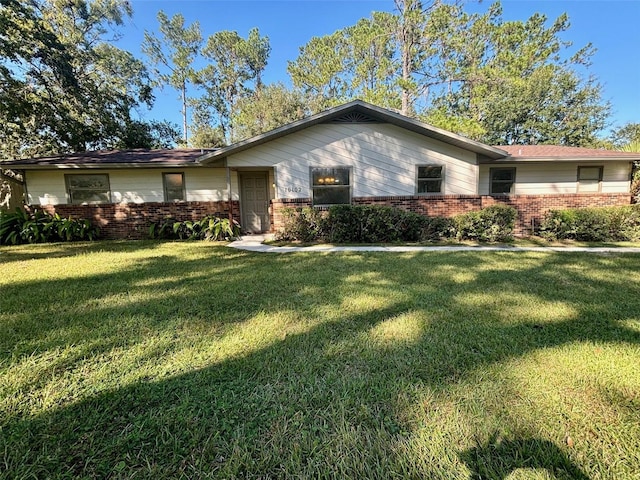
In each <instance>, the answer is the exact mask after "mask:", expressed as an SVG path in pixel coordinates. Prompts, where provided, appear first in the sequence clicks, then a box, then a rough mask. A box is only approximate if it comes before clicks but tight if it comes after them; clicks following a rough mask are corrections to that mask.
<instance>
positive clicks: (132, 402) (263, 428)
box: [0, 253, 640, 478]
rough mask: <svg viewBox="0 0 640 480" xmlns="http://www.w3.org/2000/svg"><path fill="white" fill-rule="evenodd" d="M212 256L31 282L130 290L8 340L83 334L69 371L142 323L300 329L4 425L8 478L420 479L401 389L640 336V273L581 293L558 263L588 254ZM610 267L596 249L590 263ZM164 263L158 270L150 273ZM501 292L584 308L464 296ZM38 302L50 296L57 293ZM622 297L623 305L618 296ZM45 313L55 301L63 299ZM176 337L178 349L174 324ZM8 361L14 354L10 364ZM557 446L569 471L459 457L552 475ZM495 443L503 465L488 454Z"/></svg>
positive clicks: (84, 300)
mask: <svg viewBox="0 0 640 480" xmlns="http://www.w3.org/2000/svg"><path fill="white" fill-rule="evenodd" d="M225 255H226V254H225ZM510 255H513V256H515V257H516V259H517V260H518V265H517V267H515V268H514V267H510V266H509V267H508V268H509V269H511V270H509V269H507V270H504V271H503V270H502V269H501V264H502V261H503V260H506V262H505V263H506V264H509V262H508V260H509V259H511V261H513V256H511V257H510ZM223 257H224V255H222V257H220V258H216V257H212V258H211V259H209V260H207V259H204V260H203V259H198V260H189V261H186V260H180V259H179V258H169V257H158V258H155V259H151V260H149V261H146V262H144V263H142V264H139V265H131V268H130V271H129V272H128V273H127V274H126V275H125V277H124V278H121V277H120V274H118V275H113V276H109V275H106V276H101V275H96V276H95V278H89V279H87V278H79V279H76V280H73V281H71V283H66V281H60V282H59V283H56V282H55V281H54V282H53V284H51V283H49V282H40V283H31V284H29V286H28V287H29V289H43V290H44V289H45V288H50V289H52V291H56V290H59V289H65V288H71V289H73V288H74V287H78V290H79V292H80V298H76V300H75V301H76V304H77V305H85V306H86V305H91V301H92V299H93V298H94V296H95V291H94V288H79V287H80V286H81V285H85V284H86V283H87V282H89V285H90V286H92V285H93V286H95V288H99V285H100V284H101V283H102V284H103V285H105V286H104V287H103V290H102V292H101V293H100V295H104V296H105V297H119V296H122V295H126V294H128V293H135V292H138V293H140V296H139V297H136V296H135V295H133V296H132V299H131V300H129V301H126V302H124V303H123V304H118V305H110V304H108V302H107V303H106V304H102V303H98V304H95V305H92V306H90V308H88V311H87V314H88V315H89V316H90V317H91V318H92V319H93V320H83V319H81V318H80V319H79V318H78V317H77V316H75V315H73V314H68V313H64V314H62V315H61V316H60V318H59V319H58V321H57V322H56V323H55V325H54V326H49V325H44V326H43V329H44V333H42V332H32V331H22V332H20V333H19V334H18V336H17V339H18V340H19V341H21V342H27V343H28V342H30V345H32V346H38V345H39V346H40V347H39V348H40V350H46V349H53V348H55V347H56V345H57V346H61V345H70V346H73V345H75V344H74V342H80V341H81V338H82V336H83V335H88V336H89V335H91V333H92V328H93V332H94V335H95V336H102V337H103V338H102V339H99V340H100V341H101V342H102V343H101V344H100V346H95V345H93V346H91V345H87V346H86V348H81V349H80V350H81V352H80V353H81V354H79V355H75V356H74V357H73V360H72V363H71V364H68V365H63V366H59V367H58V368H63V367H64V368H66V369H69V370H71V369H73V368H74V365H81V364H82V358H85V357H90V356H92V355H94V356H95V355H98V354H100V353H101V352H104V351H106V350H108V349H110V348H113V347H114V346H120V347H127V346H130V345H135V344H137V343H141V342H143V341H144V339H145V331H152V330H156V329H157V330H163V329H167V330H169V331H171V330H172V329H175V328H176V324H177V323H180V322H183V321H185V320H184V319H187V320H186V321H187V322H188V323H189V325H190V328H194V329H196V330H197V329H198V328H201V329H202V332H203V335H205V338H207V339H208V340H209V341H210V342H211V343H212V344H214V345H215V343H216V342H217V341H218V340H220V339H221V338H222V337H223V336H224V335H225V334H228V333H229V332H230V331H231V330H230V329H232V328H233V327H238V326H239V327H242V325H243V324H247V322H250V321H251V320H252V319H255V318H259V317H260V315H285V314H288V313H291V314H292V315H296V316H297V317H296V318H293V319H292V321H293V323H294V325H295V326H296V329H295V330H294V331H292V332H286V334H285V335H283V336H282V337H280V338H270V339H267V340H265V342H264V343H262V344H260V345H259V346H254V347H252V348H247V349H246V350H244V351H243V352H241V353H237V354H234V355H230V356H223V357H220V358H218V357H212V360H211V361H210V362H208V365H206V366H205V367H198V368H193V369H189V370H188V371H186V372H181V373H179V374H175V375H174V374H169V375H167V376H165V377H163V376H160V375H156V376H154V377H153V378H137V379H134V380H132V381H127V382H122V384H119V385H118V386H116V387H114V388H110V389H102V390H100V391H98V392H97V393H95V394H93V395H90V396H85V397H84V398H82V399H81V400H78V401H75V402H63V403H62V405H61V406H60V407H58V408H56V407H52V408H50V409H48V410H47V411H45V412H44V413H40V414H38V415H35V416H29V415H26V414H19V415H14V416H12V417H10V418H7V419H5V420H4V421H3V423H2V424H0V425H1V427H0V428H2V430H0V432H1V433H2V435H1V437H2V438H1V439H0V452H4V453H3V454H2V455H3V460H4V464H3V465H4V468H5V469H6V470H5V472H6V473H7V475H8V476H9V477H11V476H14V477H20V476H24V477H26V476H29V475H31V476H33V477H36V478H44V477H61V478H64V477H69V478H71V477H89V478H96V477H100V478H104V477H112V478H128V477H133V476H137V477H144V478H161V477H164V478H177V477H181V476H182V477H185V478H207V477H214V476H219V477H221V478H234V477H258V476H262V477H263V478H283V477H293V476H295V477H314V478H318V477H322V476H325V477H345V478H347V477H351V478H355V477H360V478H363V477H368V478H375V477H378V478H384V477H388V476H390V475H389V474H390V473H393V474H396V475H404V476H407V477H411V476H415V471H412V469H411V466H410V465H409V466H407V465H406V460H405V462H404V463H403V461H402V459H399V458H398V455H397V454H396V452H395V451H394V445H396V444H397V443H398V442H399V441H401V440H402V438H403V435H404V433H403V432H404V431H405V430H406V429H407V428H410V427H408V426H406V425H403V424H402V419H401V418H400V416H399V412H398V408H399V406H398V395H401V394H402V393H403V392H404V391H405V390H408V389H409V387H410V386H411V385H416V384H420V385H421V386H422V387H424V388H430V389H434V390H435V389H438V390H446V389H447V388H448V386H450V385H452V384H454V383H455V382H457V381H458V380H459V379H461V378H463V377H464V376H465V375H468V374H470V373H472V372H474V371H475V370H476V369H477V368H479V367H482V366H483V365H493V364H496V363H498V362H501V361H505V360H508V359H510V358H513V357H519V356H523V355H526V354H527V353H529V352H532V351H534V350H537V349H543V348H549V347H554V346H558V345H565V344H570V343H573V342H577V341H584V340H587V341H593V342H603V343H604V342H621V343H628V344H640V332H638V331H635V330H631V329H628V328H626V327H625V326H624V325H622V324H621V323H620V322H619V320H620V319H626V318H634V317H635V316H637V311H638V309H637V307H638V305H637V302H638V300H637V299H633V298H631V299H629V298H630V297H631V296H632V295H633V293H634V292H636V291H637V280H635V281H634V282H635V283H634V282H630V281H629V279H623V278H616V277H613V276H610V277H608V278H609V279H608V280H607V281H608V282H610V285H609V287H615V289H611V288H610V291H611V292H612V293H610V295H609V297H608V298H607V299H606V301H605V303H604V304H600V302H601V299H600V298H597V297H594V298H593V300H591V301H589V302H586V301H585V300H584V297H585V296H586V295H588V294H589V293H590V291H591V290H590V289H591V287H590V285H589V284H588V281H589V279H587V278H582V279H581V278H580V271H579V270H576V271H573V270H571V269H572V268H573V267H575V266H576V265H578V266H580V265H579V264H580V263H585V264H586V263H593V259H592V258H589V259H586V258H584V257H581V256H575V257H569V258H567V257H563V258H560V257H558V256H553V255H550V256H540V255H531V256H526V255H524V256H523V255H521V254H515V255H514V254H508V255H503V254H488V255H481V256H479V255H478V254H468V255H466V254H465V255H455V256H448V255H447V256H441V255H413V254H412V255H402V256H393V257H389V256H388V254H382V255H375V254H367V255H359V254H358V255H355V254H354V255H339V256H327V255H297V256H290V257H282V256H264V255H261V254H257V255H254V254H242V255H236V254H233V255H232V254H231V253H229V256H228V257H226V258H223ZM629 258H630V261H629V262H628V265H627V264H625V265H623V266H624V267H625V268H629V269H637V268H639V267H640V259H639V258H637V257H629ZM596 263H597V262H596ZM618 266H620V264H618ZM611 267H612V265H611V264H610V259H607V260H606V261H603V263H602V265H601V266H600V267H596V271H598V272H600V273H603V272H605V271H606V270H607V269H609V268H611ZM216 269H220V271H221V273H220V274H217V273H216ZM163 271H165V272H171V274H170V275H167V276H165V277H162V272H163ZM310 272H313V275H312V277H311V278H312V279H311V280H310V277H309V275H310ZM407 272H411V274H409V275H408V274H407ZM567 282H573V283H570V286H571V289H570V290H566V291H563V290H562V289H561V288H555V285H556V284H557V285H564V284H565V283H567ZM567 285H569V283H567ZM21 287H22V288H24V287H25V285H22V286H19V285H18V286H16V287H15V290H12V291H11V292H9V293H10V294H11V295H14V296H15V295H19V292H20V288H21ZM136 289H137V290H136ZM389 289H393V290H394V292H393V295H391V293H390V292H389ZM505 291H507V292H513V293H520V294H524V293H526V294H527V295H529V296H531V297H533V298H538V299H539V300H540V301H543V302H557V301H567V302H568V301H571V299H574V298H575V297H576V296H581V298H583V300H581V301H579V302H577V304H576V305H574V309H573V310H572V313H571V314H567V315H566V316H565V317H563V318H560V319H554V321H552V322H541V320H540V319H538V318H534V319H526V318H518V319H517V321H514V320H513V319H509V318H506V317H508V315H505V314H504V312H499V311H493V310H491V308H490V306H491V305H490V304H488V305H485V304H477V303H466V302H464V301H463V299H465V298H467V297H473V295H476V296H477V295H482V297H481V298H482V299H484V300H485V301H490V300H491V298H492V295H499V294H500V293H501V292H502V293H503V292H505ZM163 296H164V297H163ZM357 296H362V298H363V302H365V305H364V306H363V307H362V308H361V309H360V310H356V312H355V313H347V312H346V311H345V313H342V314H340V313H338V312H340V306H341V305H345V304H347V305H348V302H353V301H354V300H357V298H355V297H357ZM51 298H52V300H53V301H56V302H57V300H56V299H57V298H58V297H56V296H55V295H54V296H53V297H51ZM625 298H627V299H629V301H627V303H625V304H621V303H620V301H621V300H623V299H625ZM381 299H382V300H384V301H381V302H380V304H379V305H378V304H376V303H375V302H376V301H379V300H381ZM366 302H371V305H368V304H367V303H366ZM16 305H17V304H16ZM56 306H58V307H60V308H62V307H63V306H64V298H63V299H62V300H60V302H59V303H56ZM514 306H515V307H517V306H518V305H517V304H515V305H514ZM13 308H14V310H13V311H12V312H11V313H12V314H17V313H18V309H19V307H18V306H15V307H13ZM594 308H597V310H596V311H595V312H594V311H593V309H594ZM416 312H417V313H418V314H419V316H420V318H422V319H423V322H422V323H421V330H420V331H419V332H418V334H417V335H415V336H414V337H412V338H410V339H406V341H401V342H391V343H388V342H387V343H386V346H385V347H384V348H383V347H381V346H380V345H377V344H375V343H371V342H370V341H369V340H368V337H369V335H370V332H371V331H372V330H373V329H375V328H376V327H378V326H380V325H382V324H384V323H385V322H389V321H391V322H393V321H394V320H395V319H398V318H400V317H402V316H403V315H408V314H412V313H416ZM45 313H46V310H45V311H44V312H41V313H40V314H39V315H44V314H45ZM131 313H133V314H134V315H137V316H139V318H138V320H137V323H135V324H133V325H132V326H131V327H129V328H127V329H126V330H124V331H122V330H118V329H117V326H118V322H119V321H121V319H123V318H125V317H126V316H127V315H130V314H131ZM334 314H335V316H333V317H332V315H334ZM325 316H326V318H324V317H325ZM318 317H320V318H318ZM181 319H182V320H181ZM92 321H97V322H98V323H100V322H108V325H106V327H105V328H104V329H100V328H98V327H99V325H97V326H94V327H92V326H91V322H92ZM87 322H88V324H89V325H88V326H87ZM196 327H197V328H196ZM56 329H61V330H62V332H61V334H60V336H58V337H56V336H55V335H54V340H53V342H52V341H51V340H50V339H49V338H48V335H47V332H49V333H50V334H51V335H53V334H54V333H57V331H56ZM78 329H79V330H78ZM83 329H84V330H83ZM212 331H213V332H214V333H212ZM78 332H79V333H78ZM176 335H177V337H176V338H177V340H176V341H178V340H179V337H180V335H181V333H180V332H179V331H177V332H176ZM48 342H49V343H48ZM504 345H508V346H509V348H505V347H504ZM176 348H178V347H176ZM147 353H148V355H150V358H149V359H148V360H154V359H155V360H156V361H157V362H160V363H161V362H165V361H167V358H166V356H167V352H166V351H164V350H163V349H162V348H160V349H158V350H157V351H154V350H153V349H152V350H150V351H148V352H147ZM170 354H171V352H169V355H170ZM11 358H15V356H14V357H12V356H8V357H7V360H10V359H11ZM9 368H10V367H9ZM25 389H28V387H27V386H25ZM545 442H546V443H545ZM553 448H555V449H556V450H555V451H554V452H555V453H554V454H553V458H555V459H556V461H559V464H558V465H556V466H555V468H556V470H557V471H558V472H561V474H562V472H564V471H566V472H571V471H572V470H571V465H570V464H567V463H565V461H564V460H562V459H563V458H565V459H566V453H563V449H561V448H560V447H558V446H553V444H551V443H550V442H548V441H546V440H544V439H537V438H529V439H522V440H518V439H516V440H510V441H508V442H506V443H505V442H503V443H501V444H500V446H496V445H495V442H489V443H487V444H485V445H482V446H478V447H477V448H475V449H471V450H469V451H467V452H466V453H463V454H462V455H461V459H462V460H463V461H464V462H465V463H466V464H467V465H468V467H469V469H470V470H471V471H472V472H476V473H477V474H478V475H481V474H482V472H484V470H480V469H481V468H484V467H483V466H482V465H485V464H486V465H488V466H489V467H490V468H491V469H492V470H487V471H489V472H496V474H501V475H502V474H503V473H504V472H507V470H508V468H509V466H510V465H516V464H517V462H516V460H517V459H518V458H520V455H521V453H522V454H526V453H527V452H529V453H528V454H529V455H534V454H535V455H534V457H535V458H538V457H540V458H538V460H537V461H538V463H540V466H539V468H551V466H550V465H545V464H544V461H543V460H544V459H545V458H546V457H545V456H544V455H542V454H540V455H538V452H542V451H551V450H552V449H553ZM496 452H497V454H498V455H497V457H499V459H494V456H495V455H493V454H494V453H496ZM523 452H524V453H523ZM492 455H493V456H492ZM563 455H564V457H563ZM473 458H476V459H477V458H480V459H482V461H483V462H484V463H482V464H478V462H477V461H475V460H473ZM557 459H560V460H557ZM474 462H475V463H474ZM451 468H455V466H451ZM513 468H523V467H517V466H514V467H513ZM576 468H578V469H579V467H577V466H576ZM563 469H564V470H563ZM478 472H479V473H478ZM501 472H502V473H501ZM452 473H453V474H454V475H458V476H460V471H454V470H452V471H448V472H447V471H444V472H440V475H439V476H440V478H446V477H447V476H453V475H451V474H452ZM507 473H508V472H507ZM2 475H3V474H0V477H1V476H2ZM505 475H506V473H505ZM490 478H493V477H490ZM497 478H501V477H497ZM576 478H581V477H579V476H578V477H576ZM584 478H586V477H584Z"/></svg>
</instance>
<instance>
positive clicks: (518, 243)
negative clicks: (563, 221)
mask: <svg viewBox="0 0 640 480" xmlns="http://www.w3.org/2000/svg"><path fill="white" fill-rule="evenodd" d="M264 243H265V244H266V245H272V246H275V247H309V246H314V245H341V246H343V245H353V246H361V245H372V244H371V243H352V244H331V243H326V242H320V241H318V242H298V241H285V240H267V241H265V242H264ZM373 245H387V246H389V245H414V246H424V247H439V246H473V247H476V246H508V247H610V248H611V247H640V242H583V241H576V240H554V241H550V240H547V239H544V238H542V237H536V236H528V237H517V238H514V239H513V240H512V241H510V242H499V243H490V242H476V241H472V240H455V239H447V240H442V241H440V242H397V243H376V244H373Z"/></svg>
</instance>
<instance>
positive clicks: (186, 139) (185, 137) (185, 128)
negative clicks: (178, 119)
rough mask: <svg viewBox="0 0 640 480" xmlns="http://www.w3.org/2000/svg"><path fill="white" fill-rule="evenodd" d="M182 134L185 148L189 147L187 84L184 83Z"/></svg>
mask: <svg viewBox="0 0 640 480" xmlns="http://www.w3.org/2000/svg"><path fill="white" fill-rule="evenodd" d="M182 132H183V140H184V145H185V147H186V146H187V141H188V140H189V139H188V136H187V84H186V82H184V81H183V82H182Z"/></svg>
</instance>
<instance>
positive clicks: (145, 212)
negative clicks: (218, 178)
mask: <svg viewBox="0 0 640 480" xmlns="http://www.w3.org/2000/svg"><path fill="white" fill-rule="evenodd" d="M232 204H233V218H234V219H235V220H236V221H238V222H239V221H240V204H239V202H238V201H234V202H232ZM38 208H41V209H43V210H45V211H47V212H49V213H51V214H53V213H58V214H59V215H60V216H62V217H69V216H71V217H72V218H87V219H89V220H91V222H92V223H93V224H94V225H96V226H97V227H99V228H100V236H101V238H107V239H117V238H129V239H143V238H148V232H149V225H150V224H151V223H152V222H156V221H159V220H162V219H164V218H167V217H172V218H175V219H176V220H179V221H184V220H200V219H201V218H202V217H204V216H206V215H218V216H220V217H223V218H228V217H229V202H175V203H152V202H149V203H108V204H100V205H42V206H38Z"/></svg>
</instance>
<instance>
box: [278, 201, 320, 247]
mask: <svg viewBox="0 0 640 480" xmlns="http://www.w3.org/2000/svg"><path fill="white" fill-rule="evenodd" d="M325 213H326V212H323V211H321V210H317V209H315V208H310V207H305V208H283V209H282V211H281V214H282V216H283V227H282V229H281V230H280V231H279V232H277V233H276V240H284V241H299V242H313V241H316V240H321V239H323V238H324V237H325V235H326V231H325V230H326V227H327V221H326V218H325V217H326V215H325Z"/></svg>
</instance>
